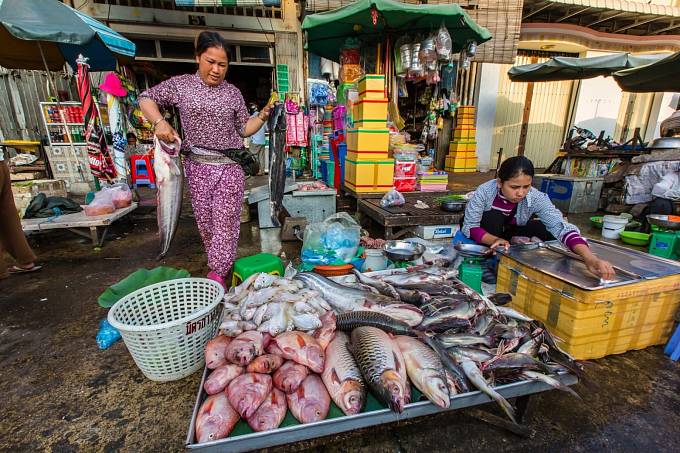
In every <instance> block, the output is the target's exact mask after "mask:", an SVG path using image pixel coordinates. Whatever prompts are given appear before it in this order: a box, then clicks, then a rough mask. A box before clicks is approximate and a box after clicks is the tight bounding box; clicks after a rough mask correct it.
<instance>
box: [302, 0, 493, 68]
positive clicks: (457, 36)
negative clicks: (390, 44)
mask: <svg viewBox="0 0 680 453" xmlns="http://www.w3.org/2000/svg"><path fill="white" fill-rule="evenodd" d="M374 20H375V24H374ZM442 24H444V25H445V26H446V28H448V30H449V33H450V34H451V39H452V41H453V52H458V51H460V50H461V49H463V48H464V47H465V46H466V45H467V44H468V42H470V41H474V42H476V43H477V44H481V43H483V42H486V41H488V40H489V39H491V34H490V33H489V31H488V30H487V29H486V28H484V27H481V26H479V25H477V23H475V21H473V20H472V19H471V18H470V16H468V15H467V13H466V12H465V11H463V9H462V8H461V7H460V6H458V5H457V4H455V3H452V4H438V5H413V4H406V3H401V2H398V1H396V0H358V1H356V2H354V3H351V4H349V5H347V6H344V7H342V8H339V9H336V10H333V11H327V12H323V13H318V14H312V15H309V16H307V17H305V20H304V21H303V22H302V29H303V30H304V31H306V32H307V44H306V45H305V48H306V49H307V50H308V51H309V52H312V53H314V54H317V55H320V56H322V57H324V58H327V59H329V60H333V61H338V60H339V55H340V50H341V49H342V47H343V45H344V43H345V40H346V39H347V38H350V37H354V38H360V39H361V40H362V41H364V42H379V41H382V40H383V39H384V38H385V36H386V35H387V34H406V33H428V32H435V31H436V30H437V29H438V28H439V27H440V26H441V25H442Z"/></svg>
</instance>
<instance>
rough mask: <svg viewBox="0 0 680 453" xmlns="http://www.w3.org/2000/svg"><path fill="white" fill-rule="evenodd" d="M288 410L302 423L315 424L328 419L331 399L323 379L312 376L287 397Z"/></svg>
mask: <svg viewBox="0 0 680 453" xmlns="http://www.w3.org/2000/svg"><path fill="white" fill-rule="evenodd" d="M286 402H287V403H288V408H289V409H290V412H291V413H292V414H293V417H295V418H296V419H297V420H298V421H299V422H300V423H313V422H318V421H321V420H323V419H325V418H326V416H327V415H328V411H329V410H330V408H331V397H330V395H329V394H328V390H326V387H325V386H324V384H323V382H322V381H321V378H320V377H319V376H318V375H316V374H310V375H309V376H307V377H306V378H305V380H304V381H302V384H300V386H299V387H298V389H297V390H296V391H294V392H292V393H289V394H287V395H286Z"/></svg>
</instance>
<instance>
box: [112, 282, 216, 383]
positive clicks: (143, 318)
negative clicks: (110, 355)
mask: <svg viewBox="0 0 680 453" xmlns="http://www.w3.org/2000/svg"><path fill="white" fill-rule="evenodd" d="M223 297H224V288H222V286H221V285H220V284H219V283H217V282H214V281H212V280H208V279H206V278H179V279H175V280H168V281H165V282H161V283H156V284H155V285H150V286H147V287H144V288H141V289H138V290H137V291H135V292H133V293H130V294H128V295H127V296H125V297H124V298H122V299H121V300H119V301H118V302H116V304H115V305H114V306H113V307H111V310H110V311H109V315H108V321H109V323H110V324H111V325H112V326H113V327H115V328H116V329H118V330H119V331H120V334H121V336H122V337H123V341H124V342H125V346H126V347H127V348H128V351H130V354H131V355H132V358H133V359H134V361H135V363H136V364H137V366H138V367H139V369H140V370H142V373H144V376H146V377H147V378H149V379H151V380H152V381H159V382H165V381H174V380H177V379H182V378H184V377H186V376H189V375H190V374H192V373H194V372H196V371H198V370H200V369H201V368H203V365H204V364H205V352H204V350H205V345H206V343H207V342H208V340H210V339H211V338H213V337H214V336H215V334H216V333H217V328H218V326H219V322H220V312H221V304H220V303H221V301H222V298H223Z"/></svg>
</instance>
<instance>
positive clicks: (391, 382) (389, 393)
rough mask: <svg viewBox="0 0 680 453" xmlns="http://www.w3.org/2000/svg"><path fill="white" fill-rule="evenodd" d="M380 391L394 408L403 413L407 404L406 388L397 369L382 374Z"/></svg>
mask: <svg viewBox="0 0 680 453" xmlns="http://www.w3.org/2000/svg"><path fill="white" fill-rule="evenodd" d="M379 387H380V393H382V395H381V396H383V398H384V400H385V401H387V402H388V404H389V406H390V408H392V410H394V411H396V412H399V413H402V412H403V411H404V406H405V405H406V399H407V398H406V389H405V388H404V384H403V382H402V379H401V376H400V375H399V373H398V372H397V371H396V370H387V371H385V372H384V373H383V374H382V375H381V376H380V386H379Z"/></svg>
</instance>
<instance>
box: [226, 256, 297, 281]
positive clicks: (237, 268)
mask: <svg viewBox="0 0 680 453" xmlns="http://www.w3.org/2000/svg"><path fill="white" fill-rule="evenodd" d="M260 272H264V273H266V274H271V275H278V276H282V275H283V272H284V270H283V261H281V258H279V257H278V256H276V255H272V254H271V253H258V254H257V255H252V256H247V257H245V258H239V259H237V260H236V262H235V263H234V272H233V276H232V278H231V286H237V285H239V284H240V283H241V282H243V281H244V280H245V279H247V278H248V277H250V276H251V275H253V274H257V273H260Z"/></svg>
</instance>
